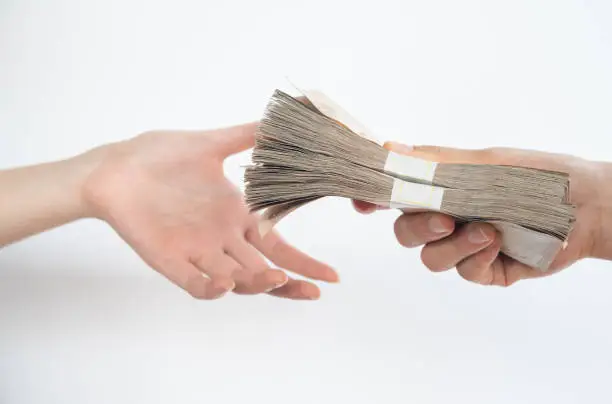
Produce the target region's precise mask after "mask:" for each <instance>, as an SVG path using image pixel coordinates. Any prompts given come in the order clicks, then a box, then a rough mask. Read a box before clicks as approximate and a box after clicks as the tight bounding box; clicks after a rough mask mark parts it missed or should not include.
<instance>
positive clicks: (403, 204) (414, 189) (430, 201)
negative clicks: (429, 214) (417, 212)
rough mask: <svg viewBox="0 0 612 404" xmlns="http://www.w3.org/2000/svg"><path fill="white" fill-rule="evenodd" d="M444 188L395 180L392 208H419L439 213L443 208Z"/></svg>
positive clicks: (390, 204) (390, 203) (392, 192)
mask: <svg viewBox="0 0 612 404" xmlns="http://www.w3.org/2000/svg"><path fill="white" fill-rule="evenodd" d="M443 197H444V188H440V187H436V186H432V185H425V184H416V183H414V182H408V181H403V180H400V179H397V178H395V179H394V180H393V190H392V191H391V201H389V207H390V208H400V209H401V208H418V209H427V210H436V211H439V210H440V208H441V207H442V199H443Z"/></svg>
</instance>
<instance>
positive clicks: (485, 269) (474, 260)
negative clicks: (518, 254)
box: [457, 237, 505, 285]
mask: <svg viewBox="0 0 612 404" xmlns="http://www.w3.org/2000/svg"><path fill="white" fill-rule="evenodd" d="M500 248H501V239H500V238H499V237H497V238H496V239H495V241H494V242H493V243H491V244H490V245H489V246H488V247H486V248H484V249H483V250H480V251H478V252H477V253H475V254H473V255H471V256H468V257H467V258H465V259H464V260H462V261H460V262H459V263H458V264H457V272H458V273H459V275H460V276H461V277H462V278H463V279H465V280H468V281H470V282H475V283H479V284H481V285H493V284H504V283H505V273H504V272H503V270H501V271H500V269H501V268H499V267H493V262H494V261H495V260H496V259H497V257H498V255H499V249H500Z"/></svg>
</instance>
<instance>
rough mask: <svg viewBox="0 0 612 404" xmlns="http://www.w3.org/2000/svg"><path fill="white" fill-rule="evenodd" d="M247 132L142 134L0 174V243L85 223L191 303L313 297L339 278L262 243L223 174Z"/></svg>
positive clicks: (245, 128) (247, 128)
mask: <svg viewBox="0 0 612 404" xmlns="http://www.w3.org/2000/svg"><path fill="white" fill-rule="evenodd" d="M255 127H256V123H250V124H245V125H239V126H235V127H230V128H224V129H218V130H210V131H155V132H147V133H144V134H141V135H139V136H137V137H135V138H133V139H129V140H126V141H123V142H118V143H115V144H109V145H104V146H101V147H99V148H96V149H94V150H91V151H88V152H86V153H83V154H81V155H78V156H75V157H73V158H69V159H65V160H62V161H55V162H50V163H45V164H40V165H36V166H30V167H20V168H14V169H8V170H3V171H0V194H1V195H2V198H0V246H4V245H8V244H11V243H15V242H18V241H20V240H23V239H25V238H27V237H30V236H32V235H35V234H38V233H41V232H45V231H48V230H51V229H54V228H56V227H59V226H62V225H65V224H67V223H71V222H74V221H77V220H80V219H86V218H94V219H99V220H102V221H104V222H106V223H108V224H109V225H110V226H111V227H112V228H113V229H114V230H115V231H116V232H117V234H118V235H119V236H120V237H121V238H122V239H123V240H124V241H125V242H126V243H128V244H129V245H130V246H131V247H132V248H133V249H134V251H135V252H136V253H137V254H138V255H139V256H140V257H141V258H142V260H143V261H144V262H145V263H146V264H148V265H149V266H150V267H151V268H153V269H154V270H156V271H157V272H159V273H160V274H161V275H163V276H164V277H166V278H167V279H168V280H169V281H171V282H172V283H174V284H175V285H177V286H178V287H180V288H182V289H183V290H184V291H186V292H187V293H188V294H190V295H191V296H193V297H195V298H198V299H205V300H210V299H217V298H219V297H221V296H223V295H225V294H227V293H228V292H230V291H233V292H234V293H236V294H242V295H255V294H262V293H265V294H268V295H272V296H277V297H282V298H289V299H296V300H304V299H306V300H312V299H318V298H319V297H320V290H319V288H318V287H317V286H316V284H315V283H314V282H312V281H314V280H319V281H326V282H337V281H338V274H337V273H336V272H335V271H334V270H333V269H332V268H330V267H329V266H328V265H326V264H324V263H322V262H319V261H317V260H315V259H314V258H312V257H310V256H308V255H306V254H305V253H303V252H301V251H299V250H297V249H296V248H294V247H293V246H291V245H290V244H288V243H287V242H285V241H284V240H283V239H282V238H281V237H280V236H279V234H278V233H276V232H271V233H269V234H266V236H265V237H263V238H262V237H261V236H260V234H259V231H258V216H257V215H255V214H252V213H250V212H249V210H248V208H247V207H246V205H245V204H244V202H243V195H242V194H241V193H240V192H239V190H238V189H237V188H236V187H235V186H234V185H233V184H232V183H231V182H230V181H229V180H228V179H227V178H226V177H225V176H224V172H223V161H224V159H225V158H226V157H228V156H230V155H232V154H235V153H238V152H241V151H244V150H247V149H249V148H251V147H253V145H254V139H255V136H254V134H255ZM8 190H10V192H8ZM266 259H267V260H269V261H270V262H272V264H273V265H274V266H277V267H278V268H273V267H271V266H270V265H269V264H268V263H267V262H266ZM288 272H289V273H294V274H298V275H301V276H303V277H305V278H308V279H310V280H297V279H294V278H293V277H291V276H290V275H289V274H288Z"/></svg>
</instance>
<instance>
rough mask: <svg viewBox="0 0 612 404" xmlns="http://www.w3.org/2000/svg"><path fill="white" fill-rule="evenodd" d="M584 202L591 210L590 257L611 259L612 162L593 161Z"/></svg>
mask: <svg viewBox="0 0 612 404" xmlns="http://www.w3.org/2000/svg"><path fill="white" fill-rule="evenodd" d="M585 203H586V204H588V205H589V210H592V211H593V218H594V223H593V225H592V226H593V227H592V229H593V231H592V237H593V240H592V249H591V253H590V257H591V258H597V259H605V260H612V164H611V163H607V162H594V163H592V169H591V170H590V179H589V188H588V191H587V195H585Z"/></svg>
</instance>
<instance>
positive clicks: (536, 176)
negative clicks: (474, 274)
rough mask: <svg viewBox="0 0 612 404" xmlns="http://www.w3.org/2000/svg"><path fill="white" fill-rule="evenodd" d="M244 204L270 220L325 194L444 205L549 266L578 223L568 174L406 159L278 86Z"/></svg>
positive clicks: (505, 247)
mask: <svg viewBox="0 0 612 404" xmlns="http://www.w3.org/2000/svg"><path fill="white" fill-rule="evenodd" d="M245 182H246V201H247V204H248V205H249V206H250V208H251V210H253V211H260V210H264V213H263V219H264V221H267V224H268V227H270V226H273V225H274V224H275V223H276V222H277V221H278V220H280V219H281V218H282V217H284V216H286V215H287V214H289V213H290V212H292V211H294V210H295V209H297V208H299V207H301V206H304V205H306V204H308V203H310V202H313V201H315V200H317V199H320V198H324V197H342V198H348V199H356V200H362V201H366V202H371V203H375V204H378V205H383V206H389V207H392V208H411V209H418V210H430V211H437V212H442V213H445V214H448V215H451V216H453V217H455V218H456V219H457V220H458V222H459V223H465V222H473V221H484V222H488V223H491V224H492V225H494V226H495V227H496V228H497V229H498V230H499V231H500V232H501V234H502V252H503V253H504V254H506V255H508V256H510V257H512V258H514V259H516V260H518V261H520V262H522V263H524V264H526V265H529V266H531V267H534V268H538V269H540V270H546V269H548V267H549V265H550V263H551V262H552V260H553V259H554V256H555V255H556V254H557V253H558V251H559V250H560V249H561V248H563V246H564V243H565V242H566V240H567V238H568V236H569V233H570V231H571V228H572V225H573V221H574V207H573V206H572V205H571V204H570V203H569V202H568V195H569V176H568V175H567V174H566V173H560V172H551V171H544V170H537V169H532V168H525V167H512V166H499V165H483V164H479V165H476V164H442V163H435V162H430V161H426V160H422V159H418V158H414V157H409V156H403V155H399V154H396V153H393V152H390V151H388V150H386V149H385V148H384V147H382V146H381V145H379V144H377V143H375V142H373V141H372V140H370V139H368V138H366V137H363V136H360V135H359V134H357V133H355V132H354V131H353V130H351V129H350V128H349V127H348V126H347V125H344V124H343V122H339V121H337V120H336V119H332V118H330V117H329V116H327V115H326V114H324V113H322V112H321V111H320V110H319V109H318V108H317V107H316V103H310V102H301V101H299V100H297V99H296V98H294V97H291V96H290V95H288V94H286V93H284V92H282V91H279V90H276V91H275V92H274V94H273V95H272V97H271V99H270V101H269V103H268V105H267V108H266V110H265V113H264V116H263V118H262V120H261V122H260V124H259V127H258V130H257V134H256V144H255V148H254V151H253V164H252V165H251V166H250V167H248V168H247V170H246V173H245Z"/></svg>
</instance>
